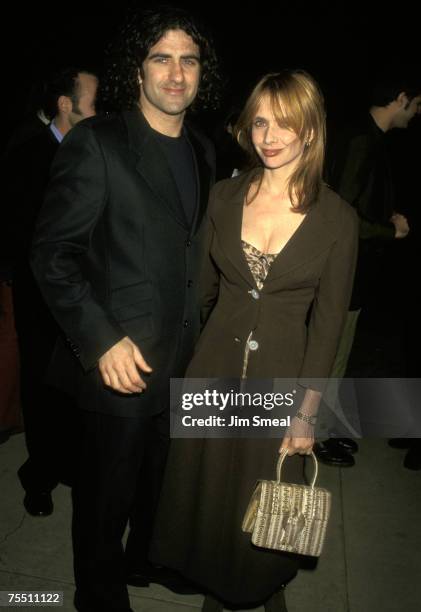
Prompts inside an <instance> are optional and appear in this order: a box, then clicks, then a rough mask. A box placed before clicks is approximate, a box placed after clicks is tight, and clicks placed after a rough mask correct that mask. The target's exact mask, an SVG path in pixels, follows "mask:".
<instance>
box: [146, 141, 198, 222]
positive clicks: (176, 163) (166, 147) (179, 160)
mask: <svg viewBox="0 0 421 612" xmlns="http://www.w3.org/2000/svg"><path fill="white" fill-rule="evenodd" d="M155 133H156V137H157V139H158V142H159V144H160V146H161V149H162V150H163V152H164V155H165V157H166V159H167V162H168V165H169V167H170V169H171V172H172V175H173V177H174V180H175V183H176V185H177V189H178V193H179V195H180V200H181V203H182V205H183V209H184V213H185V215H186V219H187V222H188V224H189V225H191V224H192V221H193V217H194V213H195V210H196V200H197V177H196V168H195V162H194V157H193V151H192V148H191V145H190V143H189V141H188V139H187V137H186V136H185V134H184V133H183V132H182V133H181V135H180V136H178V137H176V138H173V137H171V136H165V135H164V134H160V133H159V132H155Z"/></svg>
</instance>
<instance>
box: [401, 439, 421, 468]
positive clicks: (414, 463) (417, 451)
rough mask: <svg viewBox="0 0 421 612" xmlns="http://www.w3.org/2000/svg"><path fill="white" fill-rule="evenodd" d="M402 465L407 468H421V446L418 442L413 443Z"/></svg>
mask: <svg viewBox="0 0 421 612" xmlns="http://www.w3.org/2000/svg"><path fill="white" fill-rule="evenodd" d="M403 465H404V467H406V468H407V469H408V470H421V448H420V445H419V444H413V445H412V446H411V447H410V448H409V450H408V452H407V453H406V455H405V459H404V460H403Z"/></svg>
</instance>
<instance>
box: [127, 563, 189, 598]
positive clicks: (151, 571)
mask: <svg viewBox="0 0 421 612" xmlns="http://www.w3.org/2000/svg"><path fill="white" fill-rule="evenodd" d="M126 582H127V584H130V585H131V586H135V587H147V586H149V584H150V583H151V582H153V583H155V584H161V585H162V586H164V587H166V588H167V589H169V590H170V591H173V593H179V594H180V595H197V594H200V593H201V591H200V589H199V588H197V587H196V586H195V585H194V584H192V583H191V582H189V581H188V580H186V579H185V578H183V576H182V575H181V574H180V573H179V572H176V571H175V570H172V569H169V568H167V567H157V566H155V565H152V564H151V563H146V564H143V565H142V566H140V567H137V568H135V569H132V570H130V571H129V572H128V573H127V579H126Z"/></svg>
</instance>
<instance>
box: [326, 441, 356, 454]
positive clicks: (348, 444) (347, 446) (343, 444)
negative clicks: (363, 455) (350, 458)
mask: <svg viewBox="0 0 421 612" xmlns="http://www.w3.org/2000/svg"><path fill="white" fill-rule="evenodd" d="M330 442H332V443H334V444H335V445H336V446H339V448H342V449H343V450H344V451H346V452H347V453H351V454H352V455H354V454H355V453H357V452H358V444H357V443H356V442H355V440H351V438H331V439H330Z"/></svg>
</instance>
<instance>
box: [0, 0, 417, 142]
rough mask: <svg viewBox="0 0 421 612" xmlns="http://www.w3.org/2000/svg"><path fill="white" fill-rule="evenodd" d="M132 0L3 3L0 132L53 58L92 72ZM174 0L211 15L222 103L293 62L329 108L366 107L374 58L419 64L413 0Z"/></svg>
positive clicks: (334, 112) (333, 111) (379, 62)
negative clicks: (223, 77)
mask: <svg viewBox="0 0 421 612" xmlns="http://www.w3.org/2000/svg"><path fill="white" fill-rule="evenodd" d="M131 4H133V2H131V1H128V0H120V1H119V2H110V3H105V2H95V1H93V2H92V1H91V2H89V1H85V2H81V1H80V0H79V1H78V2H76V1H75V0H73V2H66V3H58V2H55V3H54V2H50V1H45V2H42V3H41V2H38V3H31V4H28V5H24V4H22V3H21V2H19V1H16V2H10V3H9V5H8V6H4V5H3V7H2V14H1V22H2V26H1V30H2V31H1V58H2V64H3V67H2V81H3V96H2V100H3V103H4V104H5V106H6V108H5V110H4V111H3V118H4V119H5V121H3V122H2V123H3V126H2V131H3V134H2V135H3V136H5V135H7V134H8V133H10V132H11V131H12V128H13V126H14V124H16V123H17V122H18V121H19V117H20V116H21V114H22V112H24V110H25V107H26V105H27V103H28V97H29V95H30V91H31V85H32V83H34V82H36V81H37V80H39V79H40V78H42V77H43V75H45V74H46V73H48V72H49V71H51V70H52V69H53V68H55V67H60V66H63V65H75V64H76V65H88V66H89V67H92V68H94V69H96V70H97V71H98V72H100V70H101V65H102V58H103V51H104V47H105V45H106V42H107V41H108V40H109V39H110V37H112V36H113V33H114V32H115V30H116V29H117V27H118V24H119V22H120V21H121V19H122V17H123V15H124V13H125V11H126V9H127V7H128V6H129V5H131ZM138 4H141V3H138ZM173 4H177V5H179V6H184V7H187V8H190V9H193V10H194V11H195V12H196V13H198V14H199V15H201V16H202V17H203V19H204V21H205V22H206V23H207V24H208V25H209V27H210V29H211V31H212V33H213V35H214V38H215V43H216V48H217V50H218V54H219V56H220V59H221V64H222V67H223V71H224V73H225V75H226V77H227V78H228V86H227V87H226V92H227V94H228V95H227V96H226V105H228V103H229V101H230V98H233V99H234V100H237V99H239V100H240V101H241V99H242V96H243V94H244V92H246V91H247V90H249V89H250V86H251V85H252V84H254V83H255V82H256V81H257V79H258V77H260V76H261V75H262V74H264V73H266V72H269V71H272V70H275V71H276V70H279V69H280V68H283V67H294V68H295V67H300V68H305V69H307V70H308V71H309V72H310V73H311V74H313V76H315V77H316V79H317V80H318V81H319V83H320V85H321V86H322V89H323V91H324V93H325V96H326V102H327V109H328V115H329V116H339V117H345V116H346V115H347V113H349V112H350V111H351V112H353V111H354V110H355V109H356V108H363V107H364V105H365V100H366V97H365V96H366V90H367V87H368V85H369V82H370V79H371V78H372V77H373V74H374V73H375V72H376V71H377V70H378V69H379V68H380V67H383V66H388V65H391V64H392V63H394V62H396V61H404V62H406V63H411V64H413V65H414V66H417V63H418V67H419V60H420V55H421V44H420V40H419V39H420V36H419V21H418V17H417V15H416V13H415V6H416V4H415V3H411V2H401V3H398V2H394V3H392V4H391V6H390V7H387V5H386V2H382V3H377V2H365V3H364V2H357V3H356V2H341V1H339V2H320V1H319V2H318V3H316V2H314V3H309V4H307V3H304V2H299V1H298V2H297V1H294V0H289V2H282V1H277V2H268V1H267V0H266V1H261V0H255V1H254V2H242V3H240V2H221V3H218V4H217V3H210V2H208V3H204V2H201V3H199V2H194V3H193V2H183V1H180V2H177V3H173ZM226 105H225V106H226Z"/></svg>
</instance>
